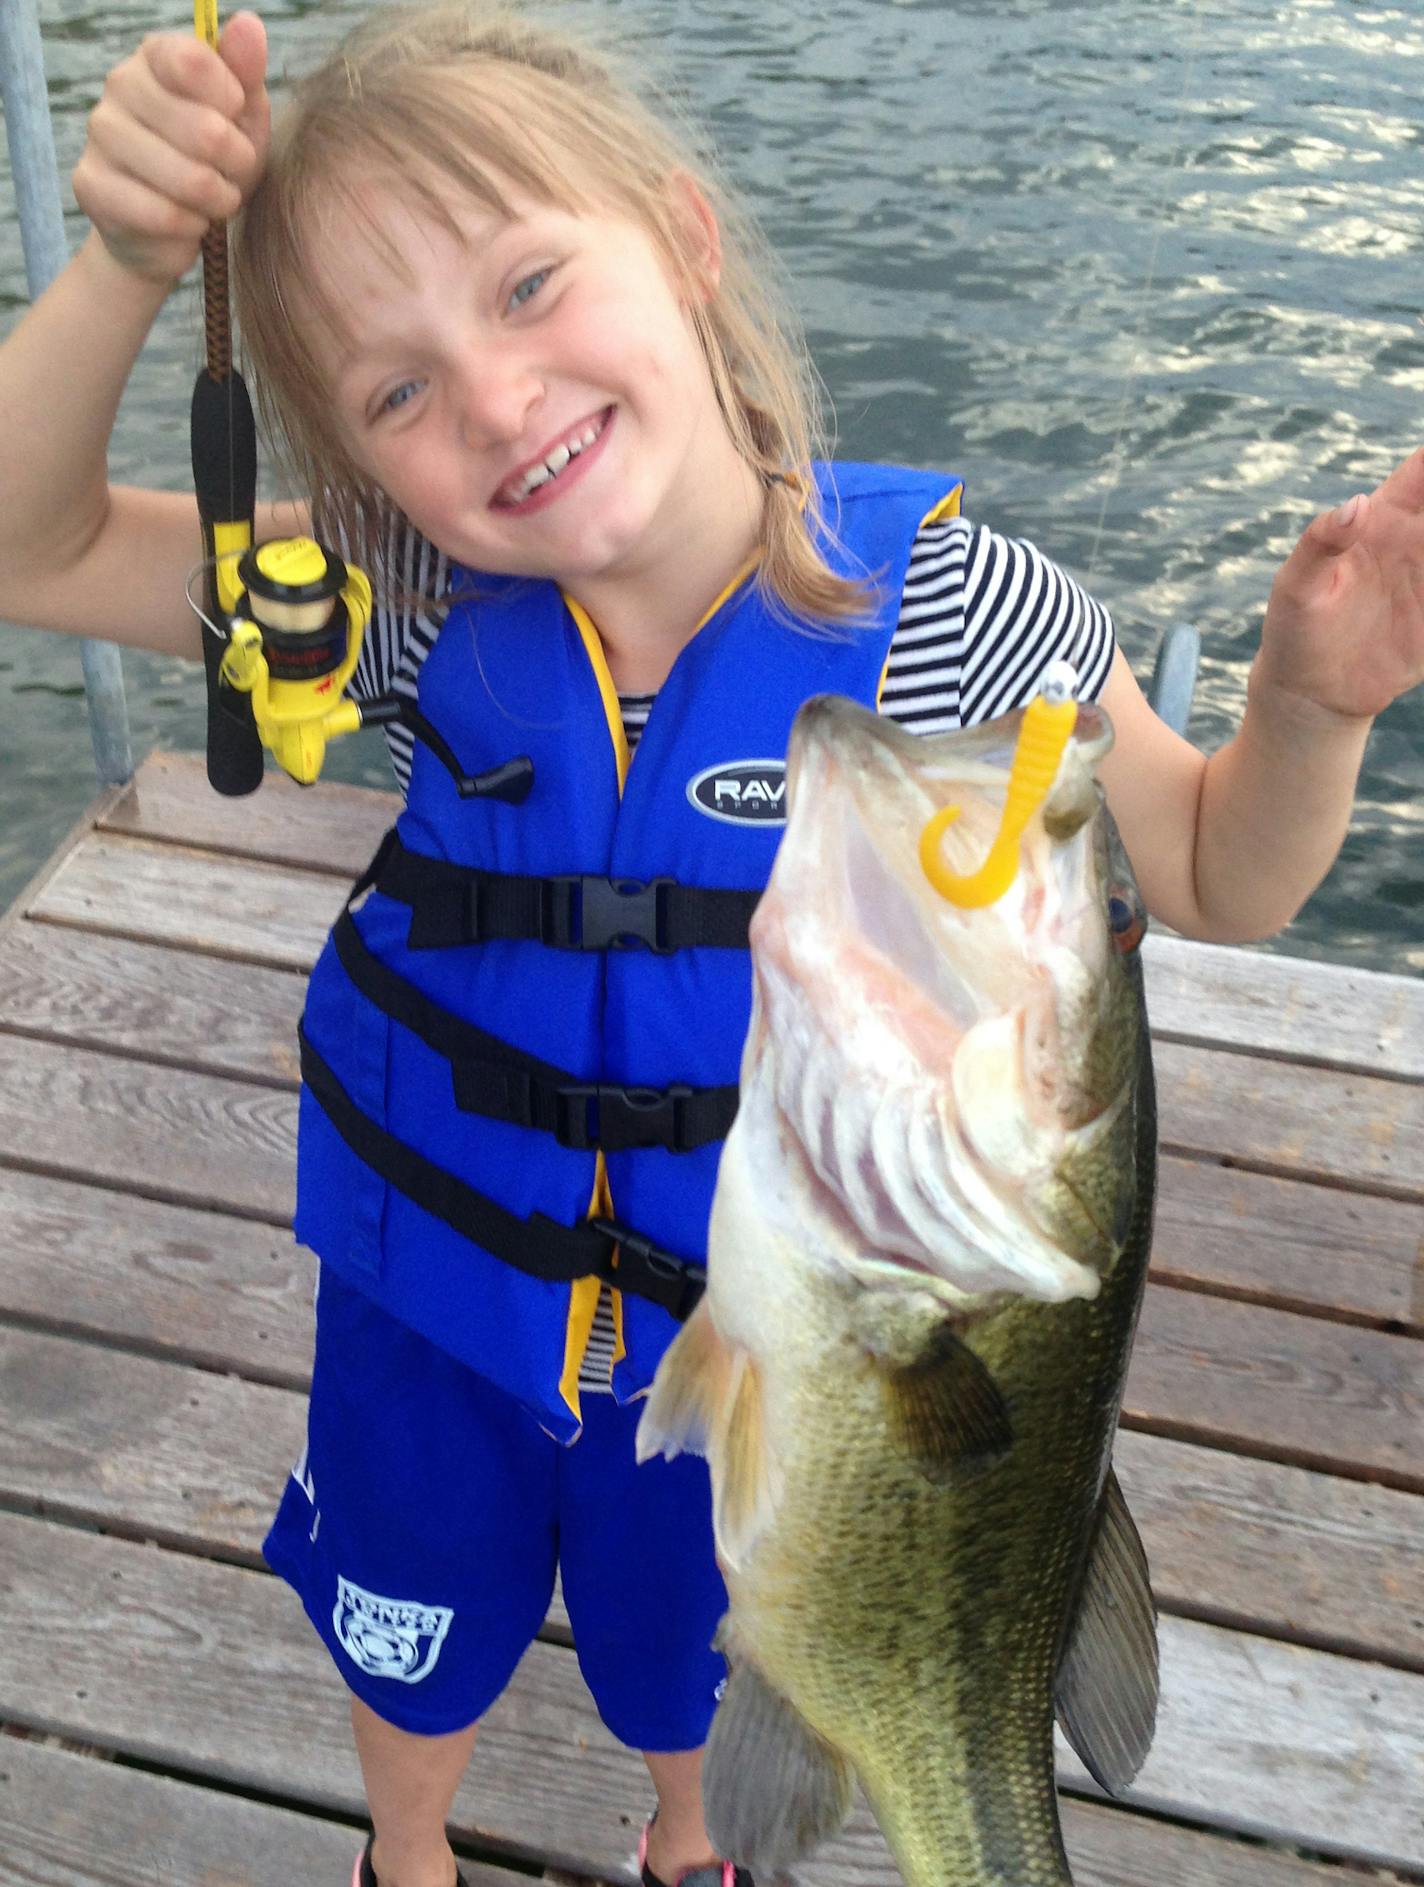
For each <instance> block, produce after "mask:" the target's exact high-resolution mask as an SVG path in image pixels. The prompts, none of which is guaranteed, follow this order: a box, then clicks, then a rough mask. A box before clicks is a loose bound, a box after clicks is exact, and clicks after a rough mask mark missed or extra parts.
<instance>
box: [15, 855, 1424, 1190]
mask: <svg viewBox="0 0 1424 1887" xmlns="http://www.w3.org/2000/svg"><path fill="white" fill-rule="evenodd" d="M343 895H344V887H343V886H341V885H339V884H333V883H332V881H330V880H327V879H323V878H320V877H319V876H317V875H316V874H307V873H300V872H294V871H291V870H287V869H285V868H281V867H276V866H270V865H254V864H244V863H243V862H242V861H241V860H236V859H227V858H223V859H215V858H213V857H211V856H208V855H204V854H201V853H194V852H186V851H184V850H182V849H181V848H178V847H169V846H162V845H152V844H146V843H144V842H142V841H138V840H127V839H122V838H114V837H110V836H107V835H104V834H96V835H94V837H92V838H91V839H89V840H87V841H86V842H84V843H83V844H81V845H80V846H79V847H78V848H77V849H76V850H75V851H74V852H73V853H72V854H71V855H70V857H69V858H67V859H66V860H65V862H64V865H63V868H62V869H61V870H60V871H59V872H58V873H56V875H55V876H54V878H53V879H51V881H50V882H49V884H48V885H47V886H46V887H45V889H44V891H43V893H42V895H41V896H40V897H39V898H38V899H37V900H36V901H35V904H34V906H33V907H32V909H33V913H34V915H35V916H37V917H41V918H46V919H49V920H50V921H55V922H63V923H66V924H71V925H77V926H81V927H83V928H85V929H89V930H94V931H98V932H102V933H105V934H108V935H116V936H124V937H129V938H133V939H135V940H137V941H140V942H150V943H167V944H174V945H181V946H182V947H184V948H188V949H197V950H203V951H206V952H208V953H210V954H212V955H216V956H224V957H242V958H245V959H247V960H249V961H252V962H256V963H263V964H268V965H272V966H275V967H279V968H291V969H300V968H306V967H308V966H309V965H310V963H311V962H312V961H313V960H314V958H315V955H316V953H317V951H318V950H319V949H320V947H321V944H322V941H323V939H324V937H325V934H326V928H327V925H328V924H329V923H330V921H331V920H332V918H333V917H334V916H335V914H336V912H337V910H338V909H339V908H340V905H341V902H342V897H343ZM1157 1070H1158V1081H1159V1091H1160V1111H1161V1128H1162V1140H1163V1145H1164V1147H1165V1148H1166V1149H1167V1150H1168V1151H1174V1152H1185V1153H1189V1154H1192V1155H1194V1156H1198V1157H1203V1158H1207V1159H1225V1160H1227V1161H1229V1162H1230V1163H1231V1164H1232V1165H1235V1166H1248V1167H1255V1168H1257V1169H1261V1170H1265V1171H1269V1172H1274V1173H1280V1174H1285V1175H1288V1176H1292V1177H1297V1178H1304V1179H1312V1180H1326V1181H1331V1182H1334V1183H1339V1184H1343V1185H1348V1186H1355V1187H1360V1188H1367V1189H1372V1190H1378V1191H1383V1192H1389V1193H1392V1194H1394V1195H1396V1196H1405V1197H1410V1198H1424V1085H1420V1084H1414V1083H1409V1082H1403V1081H1395V1080H1389V1079H1383V1078H1378V1077H1373V1076H1369V1075H1363V1074H1351V1073H1343V1072H1341V1071H1339V1070H1335V1069H1323V1068H1321V1069H1318V1068H1306V1069H1302V1068H1299V1067H1294V1066H1291V1065H1289V1064H1286V1063H1283V1062H1278V1061H1271V1060H1263V1059H1261V1058H1259V1057H1255V1056H1250V1055H1238V1054H1230V1053H1227V1052H1225V1051H1218V1050H1210V1049H1202V1048H1196V1047H1192V1046H1189V1045H1185V1044H1182V1043H1177V1042H1163V1043H1161V1044H1159V1046H1158V1049H1157Z"/></svg>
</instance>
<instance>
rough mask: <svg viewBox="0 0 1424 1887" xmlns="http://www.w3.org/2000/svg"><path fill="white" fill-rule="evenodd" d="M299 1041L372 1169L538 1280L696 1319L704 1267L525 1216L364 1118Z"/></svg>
mask: <svg viewBox="0 0 1424 1887" xmlns="http://www.w3.org/2000/svg"><path fill="white" fill-rule="evenodd" d="M298 1036H299V1038H300V1041H301V1049H302V1079H303V1080H304V1081H305V1082H306V1084H307V1086H308V1088H310V1090H311V1092H312V1095H313V1097H314V1099H315V1100H316V1101H317V1103H318V1105H319V1106H320V1107H321V1109H322V1112H323V1113H324V1114H325V1115H326V1117H327V1119H328V1120H330V1122H331V1124H332V1126H333V1127H335V1129H336V1131H337V1132H338V1133H339V1134H340V1135H341V1138H342V1139H343V1140H344V1141H345V1142H346V1144H347V1146H348V1147H350V1149H351V1151H352V1152H353V1153H354V1154H355V1155H356V1157H357V1158H358V1159H359V1160H360V1161H361V1162H362V1163H363V1164H364V1165H366V1166H369V1167H370V1168H371V1169H372V1170H373V1171H374V1172H377V1173H379V1174H380V1176H381V1177H382V1179H384V1180H387V1181H388V1182H389V1183H390V1184H391V1185H392V1186H394V1187H396V1188H397V1190H398V1191H400V1192H403V1193H404V1194H405V1195H406V1197H407V1198H408V1199H412V1200H414V1202H415V1203H416V1205H418V1206H420V1207H421V1209H422V1210H423V1211H426V1212H428V1213H430V1214H431V1216H432V1217H433V1218H437V1219H439V1220H440V1221H441V1222H442V1223H443V1224H445V1225H448V1226H450V1227H451V1228H452V1229H453V1230H454V1231H456V1232H458V1233H460V1235H461V1236H462V1237H463V1238H468V1239H469V1240H470V1241H471V1243H472V1244H475V1245H481V1246H483V1247H484V1249H485V1250H486V1251H488V1252H492V1253H493V1254H494V1256H495V1257H496V1258H499V1259H502V1260H503V1262H504V1263H505V1264H510V1265H513V1266H514V1267H515V1268H516V1269H517V1270H519V1271H527V1272H528V1273H529V1274H530V1275H531V1276H532V1277H536V1278H545V1279H547V1280H549V1281H551V1282H554V1283H560V1284H571V1283H573V1282H574V1281H575V1280H576V1279H578V1278H587V1277H598V1278H602V1279H604V1280H605V1281H606V1282H607V1283H609V1284H612V1285H614V1286H615V1287H616V1288H617V1289H618V1290H620V1291H628V1292H631V1293H632V1294H633V1295H634V1296H637V1297H645V1298H648V1299H650V1300H651V1302H653V1303H654V1304H660V1305H661V1306H662V1307H663V1309H664V1310H667V1311H670V1312H671V1313H672V1315H673V1316H674V1317H676V1318H677V1319H678V1320H679V1321H681V1320H682V1319H683V1318H685V1317H687V1316H689V1315H690V1314H691V1312H692V1309H693V1307H694V1305H695V1304H696V1303H697V1300H698V1298H699V1297H700V1296H701V1295H702V1291H703V1289H704V1287H705V1285H706V1281H707V1274H706V1271H705V1269H704V1268H703V1267H702V1266H701V1265H699V1264H695V1263H693V1262H691V1261H690V1260H688V1259H685V1258H679V1257H678V1256H677V1254H676V1253H675V1252H670V1251H665V1250H663V1248H662V1247H661V1246H658V1245H654V1244H653V1243H652V1242H651V1241H650V1240H648V1239H646V1238H644V1237H643V1236H642V1234H641V1233H638V1232H634V1231H632V1230H631V1229H630V1228H629V1227H627V1226H625V1225H620V1224H619V1222H618V1221H617V1220H616V1219H585V1220H583V1221H582V1222H581V1223H580V1224H578V1225H563V1224H561V1223H560V1222H559V1221H558V1220H557V1219H551V1218H548V1217H547V1216H546V1215H545V1214H544V1213H542V1212H533V1213H531V1214H530V1215H529V1217H528V1218H527V1219H521V1218H519V1217H518V1216H517V1215H516V1214H515V1213H513V1212H510V1211H508V1210H506V1208H505V1207H504V1206H501V1205H498V1204H497V1203H496V1202H495V1201H494V1200H493V1199H490V1198H489V1197H487V1196H486V1194H484V1193H481V1192H476V1191H475V1189H474V1187H473V1186H468V1185H466V1183H465V1182H464V1180H462V1179H457V1178H456V1176H455V1175H454V1174H453V1173H447V1172H446V1171H445V1169H444V1167H442V1166H436V1165H435V1164H434V1162H433V1161H431V1160H427V1159H426V1158H425V1157H424V1155H423V1154H419V1153H417V1152H416V1151H415V1150H414V1148H412V1147H408V1146H406V1145H405V1143H404V1142H403V1141H400V1140H397V1139H396V1137H395V1135H394V1134H390V1133H387V1132H386V1130H385V1128H384V1127H381V1126H379V1125H378V1124H377V1123H376V1122H375V1121H373V1120H372V1119H371V1118H370V1117H369V1116H368V1115H366V1114H363V1113H362V1112H361V1110H360V1108H359V1107H357V1105H356V1103H355V1102H354V1101H353V1100H352V1099H351V1096H350V1095H349V1094H348V1093H347V1092H346V1090H345V1088H343V1087H342V1085H341V1083H340V1082H339V1081H338V1080H337V1078H336V1076H335V1075H334V1074H333V1073H332V1071H331V1069H330V1068H329V1067H328V1066H327V1064H326V1062H325V1061H324V1060H323V1059H322V1057H321V1056H320V1054H318V1052H317V1050H316V1049H315V1048H313V1046H312V1044H311V1042H310V1040H309V1039H308V1037H307V1033H306V1031H305V1029H299V1030H298Z"/></svg>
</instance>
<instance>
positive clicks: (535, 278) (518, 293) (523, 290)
mask: <svg viewBox="0 0 1424 1887" xmlns="http://www.w3.org/2000/svg"><path fill="white" fill-rule="evenodd" d="M549 274H550V271H549V270H548V269H535V271H534V273H533V274H532V275H526V276H525V277H524V280H523V281H522V282H519V283H516V285H515V288H514V292H513V294H512V295H511V296H510V298H509V303H510V306H511V307H512V308H522V307H523V306H524V304H525V302H526V301H532V300H533V299H534V297H535V296H536V295H537V294H538V293H539V290H540V289H541V288H542V287H543V286H544V284H545V282H547V281H548V279H549Z"/></svg>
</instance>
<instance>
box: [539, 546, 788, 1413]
mask: <svg viewBox="0 0 1424 1887" xmlns="http://www.w3.org/2000/svg"><path fill="white" fill-rule="evenodd" d="M760 562H761V553H760V552H759V551H758V552H757V553H756V555H754V556H752V557H748V559H747V561H746V562H745V563H744V564H743V565H742V567H741V569H740V570H739V571H738V572H737V574H736V575H735V576H734V577H733V578H732V580H731V582H730V583H728V584H727V585H726V587H725V588H724V589H722V590H720V591H719V592H718V594H717V597H716V600H715V601H714V602H713V603H712V604H711V605H710V606H709V607H708V608H707V610H706V611H704V613H703V615H702V617H701V619H700V620H699V622H698V624H697V628H696V629H694V630H693V632H692V633H693V635H696V634H697V630H698V629H701V628H703V627H704V625H705V624H707V623H709V622H710V621H711V620H712V618H713V617H714V616H715V615H716V614H717V611H718V610H719V609H720V608H721V607H722V605H723V604H724V603H725V602H726V601H727V599H728V598H729V597H730V596H733V595H735V593H736V592H737V591H738V590H739V589H740V588H741V586H742V585H743V584H744V583H745V582H746V580H747V578H748V577H749V576H750V575H751V573H752V571H753V570H755V569H756V567H757V565H758V564H759V563H760ZM561 594H562V595H563V599H564V607H565V609H567V610H568V612H569V614H570V615H571V616H572V617H573V619H574V625H575V627H576V628H577V629H578V632H579V635H580V636H581V637H582V638H583V646H584V652H585V654H586V655H587V656H588V659H589V663H590V666H591V667H592V669H593V674H594V679H595V680H596V681H597V683H598V693H599V698H600V699H601V700H602V702H603V712H604V716H605V718H606V719H607V722H608V732H609V735H610V737H611V739H612V741H613V756H614V760H615V762H616V764H617V767H618V793H619V797H620V798H621V797H622V794H623V788H624V786H625V785H626V783H627V779H628V766H629V760H630V755H629V752H628V736H627V734H626V733H625V732H624V731H623V710H622V709H621V708H620V707H619V705H618V690H617V688H616V687H615V686H614V684H613V673H612V670H611V669H610V668H609V666H608V657H607V655H605V653H604V650H603V638H602V636H601V635H599V633H598V626H597V624H596V623H595V622H594V620H593V618H592V616H590V615H589V613H588V611H587V610H586V609H585V608H584V606H583V604H582V603H576V602H575V601H574V599H573V597H571V596H570V595H569V593H568V591H567V590H565V591H563V592H561ZM587 1217H589V1218H591V1219H593V1218H609V1219H611V1218H612V1217H613V1194H612V1192H611V1191H610V1190H609V1185H608V1166H607V1162H606V1161H605V1160H604V1157H603V1155H602V1154H601V1153H599V1154H597V1155H596V1156H595V1160H594V1169H593V1198H592V1200H591V1201H590V1203H589V1208H588V1213H587ZM601 1284H602V1280H601V1279H599V1278H580V1279H579V1280H578V1281H577V1283H576V1284H574V1286H573V1287H572V1289H571V1291H570V1293H569V1321H568V1327H567V1328H566V1330H565V1331H564V1371H563V1374H562V1376H560V1378H559V1394H560V1395H561V1396H562V1397H563V1399H564V1401H565V1402H566V1403H567V1404H568V1406H569V1408H570V1409H571V1410H572V1411H573V1414H574V1417H575V1419H576V1420H580V1421H581V1420H582V1417H581V1415H580V1413H579V1393H578V1379H579V1373H580V1371H581V1370H582V1369H583V1359H584V1357H585V1355H586V1354H587V1351H588V1340H589V1337H590V1335H591V1334H592V1332H593V1319H594V1316H595V1314H596V1312H597V1310H598V1298H599V1291H600V1288H601ZM609 1302H610V1303H611V1305H612V1307H613V1329H614V1333H615V1342H614V1346H613V1361H614V1363H621V1362H622V1360H623V1358H624V1357H625V1356H626V1355H627V1353H628V1352H627V1346H626V1345H625V1343H624V1341H623V1293H622V1292H621V1291H620V1290H618V1289H617V1288H616V1286H613V1285H610V1286H609Z"/></svg>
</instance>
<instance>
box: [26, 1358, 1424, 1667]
mask: <svg viewBox="0 0 1424 1887" xmlns="http://www.w3.org/2000/svg"><path fill="white" fill-rule="evenodd" d="M0 1407H4V1408H5V1409H6V1411H7V1415H6V1421H5V1423H4V1425H3V1426H0V1500H3V1501H4V1503H5V1504H6V1505H8V1506H11V1507H25V1508H29V1509H31V1510H33V1511H41V1510H43V1511H45V1512H50V1513H63V1514H66V1515H68V1516H70V1517H71V1518H78V1519H81V1520H83V1521H85V1522H86V1523H89V1524H92V1525H95V1526H99V1527H102V1528H104V1529H106V1530H112V1531H118V1532H123V1533H126V1534H128V1535H129V1536H131V1537H133V1536H138V1537H143V1538H152V1539H157V1540H159V1541H162V1542H164V1543H167V1544H177V1545H181V1546H182V1547H184V1548H185V1549H186V1550H189V1551H194V1552H200V1553H204V1554H207V1555H212V1556H218V1557H223V1558H227V1559H232V1560H237V1561H240V1562H245V1563H247V1564H250V1565H258V1564H260V1556H261V1547H262V1540H263V1537H264V1535H265V1533H266V1529H267V1525H268V1522H269V1519H270V1517H271V1513H272V1511H273V1509H274V1508H275V1505H276V1502H277V1499H278V1497H279V1495H280V1493H281V1490H282V1486H283V1483H284V1481H285V1478H286V1474H287V1471H288V1468H289V1466H290V1464H291V1462H292V1460H293V1459H294V1458H295V1456H296V1454H297V1452H298V1449H299V1447H300V1443H301V1439H302V1434H303V1429H304V1424H305V1401H304V1398H303V1396H302V1395H301V1394H300V1393H293V1392H291V1391H287V1390H282V1389H277V1388H272V1387H267V1386H263V1385H256V1384H253V1383H250V1382H244V1381H241V1380H239V1379H238V1378H237V1377H235V1376H230V1375H215V1374H214V1373H212V1371H211V1370H196V1369H189V1368H181V1367H175V1366H174V1365H173V1364H172V1363H171V1362H160V1361H156V1360H152V1359H149V1358H141V1357H135V1356H129V1355H124V1354H123V1353H122V1352H119V1351H115V1350H112V1349H101V1348H97V1347H95V1346H93V1345H91V1344H88V1343H83V1342H75V1341H65V1340H62V1339H58V1338H54V1337H49V1336H44V1335H39V1334H34V1333H30V1332H22V1331H13V1330H12V1331H5V1330H0ZM1117 1463H1118V1472H1119V1476H1120V1478H1121V1480H1122V1484H1123V1488H1124V1490H1125V1492H1126V1493H1127V1495H1128V1499H1129V1502H1130V1504H1131V1506H1132V1509H1133V1512H1134V1514H1135V1515H1136V1517H1137V1522H1138V1525H1139V1527H1140V1528H1141V1531H1142V1536H1143V1540H1144V1542H1145V1544H1146V1547H1147V1551H1148V1556H1149V1559H1150V1560H1151V1563H1152V1568H1153V1584H1154V1589H1155V1590H1156V1593H1157V1597H1158V1601H1159V1604H1160V1605H1161V1606H1162V1608H1163V1609H1164V1610H1169V1611H1187V1612H1189V1613H1191V1614H1192V1615H1195V1616H1198V1617H1205V1618H1207V1619H1208V1620H1210V1621H1213V1622H1218V1623H1220V1622H1225V1623H1231V1624H1234V1625H1237V1626H1239V1627H1240V1628H1242V1629H1246V1630H1250V1631H1254V1632H1257V1633H1260V1634H1264V1635H1267V1636H1289V1637H1292V1638H1304V1639H1307V1640H1308V1641H1309V1642H1311V1643H1314V1644H1318V1645H1321V1646H1323V1647H1325V1648H1326V1649H1334V1650H1345V1651H1348V1652H1349V1653H1350V1654H1351V1655H1354V1656H1358V1657H1368V1658H1373V1659H1376V1660H1378V1661H1379V1662H1381V1663H1387V1664H1397V1665H1400V1666H1401V1667H1407V1668H1417V1669H1424V1616H1421V1613H1424V1607H1421V1606H1420V1605H1419V1604H1418V1603H1417V1597H1418V1594H1417V1591H1416V1588H1417V1584H1418V1568H1419V1566H1420V1565H1421V1564H1424V1499H1421V1498H1420V1497H1419V1496H1417V1495H1410V1494H1403V1493H1397V1492H1394V1491H1392V1490H1389V1489H1384V1488H1377V1487H1367V1486H1362V1485H1360V1484H1359V1483H1356V1482H1350V1481H1341V1480H1333V1479H1330V1478H1328V1477H1326V1476H1323V1475H1319V1474H1312V1473H1309V1472H1307V1471H1305V1470H1302V1469H1293V1468H1284V1467H1281V1466H1278V1465H1276V1464H1274V1463H1268V1462H1261V1461H1254V1460H1250V1459H1245V1458H1242V1457H1238V1456H1234V1455H1227V1454H1221V1453H1217V1452H1214V1451H1212V1450H1208V1449H1204V1448H1196V1447H1191V1446H1188V1445H1186V1444H1183V1443H1179V1442H1172V1441H1168V1440H1164V1439H1162V1438H1161V1437H1157V1436H1146V1435H1140V1434H1134V1433H1126V1432H1125V1433H1124V1434H1122V1435H1121V1436H1120V1437H1119V1439H1118V1448H1117ZM555 1625H556V1627H557V1628H558V1629H562V1628H563V1625H564V1620H563V1616H562V1614H559V1616H558V1617H557V1618H556V1619H555Z"/></svg>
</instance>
